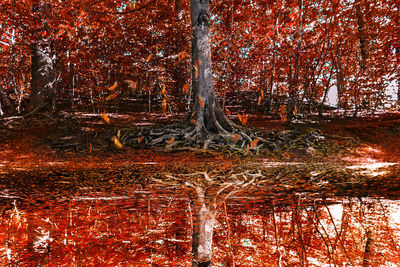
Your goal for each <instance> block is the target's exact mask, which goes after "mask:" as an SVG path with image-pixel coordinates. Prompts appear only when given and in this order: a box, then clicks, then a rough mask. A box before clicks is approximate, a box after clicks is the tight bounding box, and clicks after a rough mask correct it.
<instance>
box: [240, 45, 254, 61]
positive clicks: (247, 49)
mask: <svg viewBox="0 0 400 267" xmlns="http://www.w3.org/2000/svg"><path fill="white" fill-rule="evenodd" d="M250 50H251V47H242V48H240V57H241V58H248V57H249V53H250Z"/></svg>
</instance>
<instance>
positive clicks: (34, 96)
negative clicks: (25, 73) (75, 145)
mask: <svg viewBox="0 0 400 267" xmlns="http://www.w3.org/2000/svg"><path fill="white" fill-rule="evenodd" d="M33 12H35V13H36V14H37V20H38V23H39V25H40V28H44V30H45V31H46V36H47V37H49V35H50V31H49V28H48V25H41V24H42V19H43V17H44V16H49V14H50V12H51V11H50V8H49V6H48V5H43V6H39V3H38V2H37V1H36V2H35V3H34V4H33ZM31 73H32V81H31V98H30V101H29V108H28V109H29V111H31V112H33V111H37V110H39V109H41V108H43V107H45V106H48V105H49V104H51V108H52V110H53V111H55V94H54V82H55V78H56V75H55V71H54V62H53V59H52V49H51V42H50V40H49V38H40V37H38V40H37V43H36V45H35V47H33V49H32V66H31Z"/></svg>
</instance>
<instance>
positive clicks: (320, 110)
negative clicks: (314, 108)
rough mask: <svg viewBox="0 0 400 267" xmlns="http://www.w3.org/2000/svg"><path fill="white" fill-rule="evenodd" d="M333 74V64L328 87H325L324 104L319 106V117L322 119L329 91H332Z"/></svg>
mask: <svg viewBox="0 0 400 267" xmlns="http://www.w3.org/2000/svg"><path fill="white" fill-rule="evenodd" d="M332 74H333V64H332V67H331V70H330V72H329V78H328V81H327V84H326V87H325V92H324V97H323V98H322V103H321V105H320V106H319V110H318V116H319V117H322V112H323V109H324V103H325V101H326V96H327V95H328V92H329V89H330V85H331V78H332Z"/></svg>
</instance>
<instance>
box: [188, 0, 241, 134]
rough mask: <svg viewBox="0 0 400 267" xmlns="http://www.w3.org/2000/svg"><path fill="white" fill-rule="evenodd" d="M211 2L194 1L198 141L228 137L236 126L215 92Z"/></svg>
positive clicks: (194, 64) (192, 7)
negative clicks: (213, 134) (212, 60)
mask: <svg viewBox="0 0 400 267" xmlns="http://www.w3.org/2000/svg"><path fill="white" fill-rule="evenodd" d="M209 5H210V0H191V18H192V28H193V39H192V62H193V66H192V87H193V92H194V107H193V113H192V116H191V117H192V119H194V120H192V122H193V123H194V124H195V133H196V139H200V140H202V139H204V138H206V137H207V135H208V133H220V134H228V133H229V132H232V131H233V129H234V128H235V125H234V124H233V123H232V122H231V121H230V120H229V119H228V118H227V117H226V116H225V114H224V112H223V111H222V109H221V107H220V106H219V104H218V102H217V100H216V97H215V92H214V79H213V73H212V64H211V38H210V15H209V14H210V11H209Z"/></svg>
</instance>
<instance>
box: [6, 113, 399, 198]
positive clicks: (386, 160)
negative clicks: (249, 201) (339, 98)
mask: <svg viewBox="0 0 400 267" xmlns="http://www.w3.org/2000/svg"><path fill="white" fill-rule="evenodd" d="M185 116H186V114H178V115H175V116H171V117H169V118H165V117H164V116H163V115H160V114H148V113H126V114H109V118H110V123H105V122H104V121H103V120H102V119H101V114H90V113H84V112H76V113H73V114H72V113H61V114H60V115H58V116H56V117H49V116H48V115H44V114H38V115H35V116H31V117H28V118H23V117H8V118H7V117H4V118H1V119H0V147H1V148H2V149H1V150H0V176H2V177H3V178H4V179H2V180H3V181H2V183H3V184H8V185H11V184H12V185H14V186H18V185H19V186H20V185H24V186H26V184H27V181H26V177H42V178H41V179H40V180H41V181H43V179H45V180H46V179H48V178H49V177H51V178H52V179H51V180H52V181H53V182H52V183H50V184H49V181H48V180H46V181H47V182H46V186H47V187H48V189H49V190H50V191H53V190H56V191H58V190H57V188H60V190H64V191H65V192H64V191H63V192H61V191H58V193H61V194H65V193H67V191H68V192H72V191H74V192H75V193H76V190H77V189H78V188H80V189H81V188H86V187H91V188H98V189H99V190H101V191H107V190H109V191H110V194H112V192H114V191H115V190H117V191H120V190H124V189H123V188H124V187H125V186H126V185H127V184H132V185H133V184H135V185H140V186H147V185H149V184H152V183H155V181H157V182H156V183H159V182H161V183H163V181H164V182H165V183H168V184H169V185H171V184H173V182H177V181H178V182H179V179H181V180H180V181H181V182H182V179H187V177H188V175H192V174H193V175H194V176H196V175H197V176H198V175H200V174H202V173H209V175H210V176H212V177H213V178H212V179H215V180H216V181H217V180H221V181H225V182H226V181H229V180H231V179H233V178H234V179H239V178H238V175H239V176H240V175H241V177H242V178H240V179H242V180H243V179H249V177H253V178H255V179H254V182H253V184H252V190H255V189H256V188H257V190H256V191H257V194H259V195H275V196H278V195H285V194H287V193H288V192H294V193H295V192H298V193H304V192H308V193H318V194H324V195H349V194H350V195H357V196H358V195H361V196H370V195H372V196H385V197H391V198H396V197H398V196H399V195H400V194H399V193H400V166H399V162H400V138H399V135H400V114H398V113H397V114H380V115H375V116H368V117H363V118H331V119H325V120H321V121H309V122H306V123H293V124H291V125H288V124H285V123H283V122H281V121H280V120H279V119H277V118H273V117H270V116H266V115H263V114H249V119H248V123H247V125H246V126H247V127H250V128H251V129H254V130H255V131H257V132H258V134H259V135H260V136H267V135H270V134H271V133H282V132H284V131H301V132H310V131H318V133H320V135H321V136H323V139H324V140H322V141H321V142H319V144H318V145H317V146H315V145H312V146H308V145H304V143H302V140H301V139H299V140H297V141H298V142H297V141H296V142H297V143H292V144H291V145H290V146H282V147H281V148H279V149H277V150H276V151H262V152H260V153H258V154H254V153H251V152H250V153H248V154H246V155H243V154H230V153H228V152H217V151H203V150H201V149H197V150H171V149H167V148H165V147H160V146H157V147H144V146H138V147H135V148H129V147H123V148H120V149H118V148H116V147H115V146H114V144H113V142H112V141H111V137H112V136H113V135H115V134H116V132H117V131H118V130H119V129H124V128H133V127H142V126H146V127H147V126H156V127H163V126H164V125H168V124H171V123H173V122H176V121H181V120H182V119H184V118H185ZM60 140H61V141H62V142H60ZM175 176H176V177H180V178H177V179H176V180H174V181H168V180H170V179H171V177H175ZM200 176H201V175H200ZM43 177H44V178H43ZM46 177H47V178H46ZM176 177H175V178H176ZM184 177H186V178H184ZM243 177H245V178H243ZM72 180H73V182H72ZM77 181H78V183H77ZM37 183H38V181H37V180H35V181H33V180H32V184H35V186H34V187H36V190H37V191H40V186H37V185H36V184H37ZM243 183H244V181H243ZM51 184H52V185H51ZM60 184H63V186H62V187H59V185H60ZM78 184H79V186H78ZM82 184H84V185H85V186H82ZM27 190H28V189H27ZM29 190H32V188H30V189H29ZM71 190H72V191H71ZM26 193H28V192H26ZM239 194H240V193H239Z"/></svg>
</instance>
